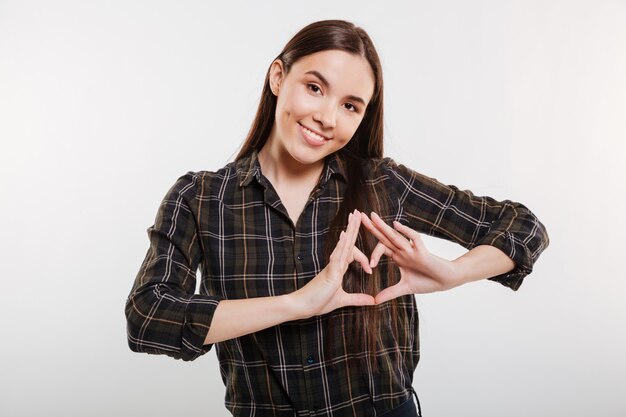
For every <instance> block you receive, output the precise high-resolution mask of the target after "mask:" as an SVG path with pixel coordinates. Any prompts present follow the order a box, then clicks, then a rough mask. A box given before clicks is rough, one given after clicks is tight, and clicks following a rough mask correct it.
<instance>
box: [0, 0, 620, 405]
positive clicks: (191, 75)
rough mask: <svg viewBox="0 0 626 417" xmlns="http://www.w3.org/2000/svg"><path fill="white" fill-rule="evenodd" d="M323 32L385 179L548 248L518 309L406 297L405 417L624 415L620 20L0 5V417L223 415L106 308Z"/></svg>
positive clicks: (410, 11)
mask: <svg viewBox="0 0 626 417" xmlns="http://www.w3.org/2000/svg"><path fill="white" fill-rule="evenodd" d="M327 18H341V19H347V20H350V21H353V22H355V23H357V24H358V25H361V26H363V27H364V28H365V29H366V30H367V31H368V32H369V34H370V35H371V37H372V38H373V40H374V42H375V44H376V45H377V48H378V51H379V53H380V56H381V59H382V63H383V69H384V76H385V104H386V108H385V111H386V114H385V118H386V120H385V122H386V155H387V156H390V157H392V158H394V159H396V160H397V161H399V162H401V163H404V164H405V165H407V166H409V167H411V168H413V169H415V170H417V171H419V172H422V173H424V174H426V175H429V176H433V177H435V178H437V179H439V180H440V181H442V182H444V183H447V184H454V185H457V186H459V187H460V188H463V189H470V190H472V191H473V192H474V193H476V194H478V195H490V196H492V197H494V198H497V199H511V200H515V201H519V202H522V203H523V204H525V205H526V206H527V207H529V208H530V209H531V210H532V211H533V212H534V213H535V214H536V215H537V216H538V217H539V219H540V220H541V221H542V222H543V223H544V224H545V225H546V227H547V230H548V233H549V236H550V246H549V248H548V249H547V250H546V251H545V252H544V253H543V254H542V255H541V257H540V259H539V261H538V262H537V263H536V264H535V269H534V271H533V273H532V274H531V275H530V276H528V277H527V278H526V280H525V282H524V284H523V285H522V287H521V288H520V289H519V291H517V292H513V291H511V290H509V289H507V288H505V287H503V286H501V285H499V284H497V283H494V282H491V281H482V282H477V283H472V284H468V285H465V286H462V287H459V288H456V289H454V290H451V291H448V292H444V293H437V294H429V295H420V296H417V302H418V305H419V306H420V318H421V324H422V327H421V346H422V357H421V361H420V363H419V365H418V368H417V371H416V372H415V377H414V387H415V388H416V390H417V392H418V394H419V396H420V400H421V402H422V406H423V411H424V414H425V415H426V416H460V415H462V416H465V417H472V416H483V417H484V416H493V417H500V416H507V417H522V416H528V415H533V416H537V417H539V416H545V417H555V416H564V417H565V416H567V417H575V416H589V415H593V416H603V417H611V416H614V417H620V416H622V417H623V416H624V415H626V397H625V396H624V387H626V360H625V359H624V352H626V331H625V330H626V307H625V303H624V294H626V282H625V280H624V278H625V276H626V275H625V274H624V268H623V263H624V262H623V259H624V254H623V244H622V242H623V240H622V239H623V235H624V232H625V231H626V225H625V221H624V209H625V207H624V206H625V204H624V203H625V201H626V197H625V193H624V191H625V190H626V187H625V182H626V181H625V180H626V168H625V166H626V146H625V139H626V122H625V121H626V77H625V75H624V74H626V25H625V24H624V22H626V3H625V2H623V1H602V0H600V1H597V0H595V1H592V0H589V1H580V0H579V1H571V0H570V1H565V0H563V1H523V2H522V1H473V2H465V1H461V0H445V1H434V0H433V1H415V2H414V1H410V2H409V1H406V2H387V3H381V2H379V1H375V2H374V1H372V2H363V1H344V2H332V1H317V2H290V1H282V2H278V1H266V2H254V3H253V2H248V3H244V2H237V1H234V2H219V3H217V2H204V1H181V2H173V1H172V2H165V1H100V2H95V1H78V0H76V1H57V2H46V1H35V0H33V1H1V0H0V140H1V145H0V146H1V148H0V202H1V204H0V227H1V235H2V239H1V240H0V257H1V262H0V279H1V280H2V281H1V282H2V287H1V288H2V293H1V294H2V297H1V300H2V301H1V302H0V309H1V311H0V321H1V326H0V331H1V332H2V342H1V343H0V392H1V394H0V415H1V416H33V415H48V416H109V415H115V416H130V415H133V416H135V415H137V416H141V415H145V416H148V415H149V416H154V417H156V416H170V415H173V414H174V413H175V414H176V415H186V416H201V415H204V416H227V415H229V414H228V413H227V411H226V409H225V407H224V393H225V387H224V385H223V383H222V379H221V376H220V372H219V367H218V363H217V360H216V356H215V352H214V351H211V352H209V353H208V354H207V355H205V356H203V357H202V358H200V359H198V360H196V361H193V362H182V361H175V360H173V359H171V358H169V357H165V356H153V355H146V354H137V353H133V352H131V351H130V350H129V348H128V346H127V342H126V329H125V326H126V323H125V318H124V303H125V300H126V296H127V295H128V293H129V291H130V288H131V285H132V282H133V280H134V278H135V275H136V274H137V271H138V269H139V266H140V264H141V262H142V260H143V258H144V256H145V253H146V250H147V248H148V239H147V234H146V229H147V227H148V226H150V225H151V224H152V223H153V221H154V216H155V214H156V210H157V208H158V205H159V203H160V201H161V199H162V198H163V196H164V195H165V192H166V191H167V190H168V188H169V187H170V186H171V185H172V184H173V183H174V181H175V180H176V178H178V177H179V176H180V175H182V174H184V173H185V172H187V171H189V170H216V169H218V168H220V167H222V166H223V165H225V164H226V163H227V162H229V161H231V160H232V158H233V157H234V155H235V153H236V151H237V150H238V148H239V146H240V145H241V143H242V141H243V140H244V138H245V135H246V133H247V131H248V129H249V126H250V123H251V121H252V118H253V116H254V113H255V111H256V107H257V104H258V98H259V95H260V92H261V87H262V83H263V80H264V77H265V73H266V70H267V68H268V67H269V64H270V63H271V61H272V59H273V58H274V57H275V56H276V55H278V53H279V52H280V50H281V48H282V47H283V45H284V44H285V43H286V42H287V41H288V40H289V38H290V37H291V36H292V35H293V34H295V32H296V31H297V30H298V29H300V28H301V27H303V26H304V25H306V24H308V23H310V22H313V21H315V20H320V19H327ZM425 242H426V245H427V247H428V248H429V250H431V251H432V252H433V253H435V254H437V255H439V256H443V257H447V258H449V259H453V258H455V257H457V256H459V255H461V254H462V253H464V252H465V250H464V249H463V248H461V247H460V246H457V245H454V244H452V243H450V242H447V241H442V240H437V239H433V238H430V237H427V238H425Z"/></svg>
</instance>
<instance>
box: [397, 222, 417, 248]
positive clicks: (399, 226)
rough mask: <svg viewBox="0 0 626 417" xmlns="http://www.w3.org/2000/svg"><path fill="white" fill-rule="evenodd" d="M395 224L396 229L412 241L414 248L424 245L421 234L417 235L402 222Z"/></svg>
mask: <svg viewBox="0 0 626 417" xmlns="http://www.w3.org/2000/svg"><path fill="white" fill-rule="evenodd" d="M393 224H394V226H395V227H396V229H398V231H399V232H402V233H403V234H404V235H405V236H407V237H408V238H409V239H411V241H412V242H413V246H414V247H416V248H418V247H421V246H422V244H423V242H422V237H421V236H420V234H419V233H417V232H416V231H415V230H413V229H411V228H410V227H408V226H405V225H403V224H402V223H400V222H396V221H394V222H393Z"/></svg>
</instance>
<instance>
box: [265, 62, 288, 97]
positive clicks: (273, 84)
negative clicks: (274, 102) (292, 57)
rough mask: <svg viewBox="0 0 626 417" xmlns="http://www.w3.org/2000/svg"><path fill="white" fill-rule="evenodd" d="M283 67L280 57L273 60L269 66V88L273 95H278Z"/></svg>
mask: <svg viewBox="0 0 626 417" xmlns="http://www.w3.org/2000/svg"><path fill="white" fill-rule="evenodd" d="M284 75H285V74H284V67H283V62H282V61H281V60H280V59H276V60H274V62H272V65H271V66H270V77H269V78H270V79H269V83H270V90H272V93H274V95H275V96H278V92H279V91H280V84H281V82H282V81H283V77H284Z"/></svg>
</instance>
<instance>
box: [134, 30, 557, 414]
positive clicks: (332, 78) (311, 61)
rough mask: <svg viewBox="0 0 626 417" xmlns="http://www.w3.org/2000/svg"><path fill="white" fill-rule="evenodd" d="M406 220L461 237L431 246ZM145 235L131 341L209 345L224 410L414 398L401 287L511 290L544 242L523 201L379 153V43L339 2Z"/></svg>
mask: <svg viewBox="0 0 626 417" xmlns="http://www.w3.org/2000/svg"><path fill="white" fill-rule="evenodd" d="M361 226H363V227H361ZM420 233H426V234H428V235H431V236H436V237H440V238H444V239H448V240H451V241H454V242H456V243H458V244H460V245H462V246H464V247H465V248H467V249H470V250H469V252H467V253H466V254H464V255H463V256H461V257H459V258H458V259H455V260H453V261H449V260H446V259H442V258H440V257H437V256H436V255H434V254H432V253H430V252H429V251H428V250H427V249H426V248H425V247H424V245H423V243H422V240H421V238H420ZM148 235H149V238H150V248H149V249H148V253H147V254H146V257H145V259H144V262H143V264H142V266H141V268H140V271H139V273H138V275H137V277H136V280H135V283H134V285H133V288H132V290H131V293H130V296H129V298H128V300H127V304H126V317H127V322H128V343H129V345H130V348H131V349H132V350H133V351H136V352H147V353H159V354H166V355H170V356H172V357H175V358H180V359H183V360H193V359H195V358H197V357H199V356H200V355H202V354H204V353H206V352H208V351H209V350H210V349H211V347H212V346H213V345H215V347H216V350H217V356H218V359H219V362H220V370H221V374H222V379H223V381H224V384H225V385H226V398H225V405H226V407H227V408H228V410H229V411H230V412H231V413H232V414H233V415H235V416H331V415H332V416H335V417H337V416H359V417H364V416H381V415H384V416H416V415H418V408H419V402H418V407H416V406H415V403H414V401H413V399H412V395H413V394H415V391H414V390H413V387H412V378H413V373H414V370H415V367H416V365H417V362H418V360H419V354H420V351H419V337H418V312H417V308H416V303H415V298H414V296H413V294H423V293H429V292H433V291H444V290H448V289H450V288H453V287H456V286H459V285H462V284H464V283H467V282H470V281H475V280H479V279H485V278H489V279H491V280H493V281H497V282H500V283H502V284H503V285H506V286H508V287H510V288H512V289H513V290H517V288H519V286H520V285H521V283H522V280H523V278H524V277H525V276H526V275H528V274H529V273H530V272H531V271H532V267H533V264H534V262H535V261H536V260H537V258H538V257H539V255H540V253H541V252H542V251H543V250H544V249H545V248H546V247H547V246H548V242H549V240H548V235H547V233H546V229H545V228H544V226H543V225H542V224H541V223H540V222H539V220H538V219H537V218H536V217H535V216H534V215H533V213H532V212H531V211H530V210H529V209H528V208H526V207H525V206H524V205H522V204H520V203H517V202H513V201H510V200H504V201H496V200H494V199H492V198H490V197H486V196H485V197H480V196H475V195H474V194H473V193H471V192H470V191H462V190H459V189H458V188H456V187H455V186H452V185H444V184H442V183H440V182H438V181H437V180H435V179H434V178H431V177H428V176H425V175H422V174H419V173H417V172H416V171H413V170H411V169H409V168H407V167H405V166H404V165H401V164H397V163H396V162H395V161H394V160H392V159H390V158H386V157H384V156H383V78H382V70H381V65H380V62H379V58H378V55H377V53H376V50H375V49H374V46H373V44H372V41H371V40H370V38H369V37H368V35H367V34H366V33H365V31H364V30H363V29H361V28H359V27H356V26H354V25H353V24H352V23H349V22H345V21H341V20H327V21H320V22H315V23H312V24H310V25H308V26H306V27H304V28H303V29H302V30H300V31H299V32H298V33H297V34H296V35H295V36H294V37H293V38H292V39H291V40H290V41H289V42H288V43H287V45H286V46H285V48H284V49H283V51H282V52H281V53H280V54H279V55H278V57H277V58H276V59H275V60H274V61H273V62H272V63H271V65H270V67H269V70H268V72H267V77H266V80H265V84H264V86H263V92H262V96H261V100H260V104H259V108H258V112H257V115H256V118H255V120H254V122H253V124H252V127H251V129H250V132H249V134H248V137H247V139H246V141H245V143H244V145H243V147H242V149H241V151H240V152H239V154H238V155H237V157H236V159H235V161H234V162H231V163H229V164H227V165H226V166H225V167H223V168H221V169H219V170H217V171H200V172H188V173H187V174H186V175H183V176H181V177H180V178H179V179H178V180H177V181H176V182H175V184H174V185H173V186H172V187H171V189H170V190H169V191H168V193H167V195H166V196H165V198H164V199H163V202H162V204H161V206H160V207H159V210H158V213H157V216H156V220H155V223H154V225H153V226H151V227H149V228H148ZM198 268H200V271H201V274H202V281H201V286H200V294H194V288H195V276H196V271H197V269H198ZM416 397H417V396H416Z"/></svg>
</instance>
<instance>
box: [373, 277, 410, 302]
mask: <svg viewBox="0 0 626 417" xmlns="http://www.w3.org/2000/svg"><path fill="white" fill-rule="evenodd" d="M407 294H413V292H412V291H411V289H410V288H409V287H408V286H407V285H406V284H405V283H404V282H398V283H397V284H396V285H392V286H391V287H387V288H385V289H384V290H382V291H381V292H379V293H378V294H376V298H375V299H376V304H382V303H384V302H386V301H389V300H393V299H394V298H397V297H400V296H403V295H407Z"/></svg>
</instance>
